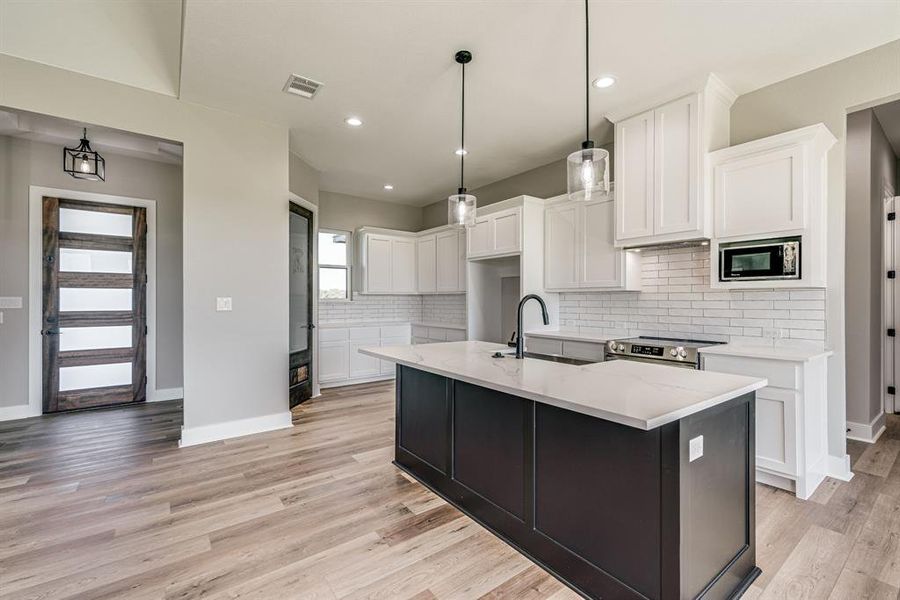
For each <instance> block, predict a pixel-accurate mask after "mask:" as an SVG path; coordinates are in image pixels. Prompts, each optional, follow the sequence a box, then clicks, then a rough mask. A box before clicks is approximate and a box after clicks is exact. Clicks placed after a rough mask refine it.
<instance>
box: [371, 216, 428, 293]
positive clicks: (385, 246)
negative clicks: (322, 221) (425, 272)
mask: <svg viewBox="0 0 900 600" xmlns="http://www.w3.org/2000/svg"><path fill="white" fill-rule="evenodd" d="M359 240H360V241H359V247H360V249H361V252H360V266H361V272H362V274H361V277H360V283H361V288H362V289H361V290H360V291H361V292H362V293H364V294H415V293H416V240H415V237H413V236H412V235H411V234H410V235H406V236H401V235H399V234H398V235H390V234H386V233H370V232H366V231H364V230H360V233H359Z"/></svg>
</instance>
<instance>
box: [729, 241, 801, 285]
mask: <svg viewBox="0 0 900 600" xmlns="http://www.w3.org/2000/svg"><path fill="white" fill-rule="evenodd" d="M800 250H801V249H800V238H799V237H789V238H778V239H770V240H754V241H751V242H732V243H729V244H720V245H719V281H748V280H749V281H764V280H767V279H772V280H776V279H777V280H783V279H800Z"/></svg>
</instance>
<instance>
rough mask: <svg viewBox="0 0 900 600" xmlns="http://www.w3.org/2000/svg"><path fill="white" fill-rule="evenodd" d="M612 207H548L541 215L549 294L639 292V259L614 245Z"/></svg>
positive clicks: (593, 204)
mask: <svg viewBox="0 0 900 600" xmlns="http://www.w3.org/2000/svg"><path fill="white" fill-rule="evenodd" d="M614 215H615V203H614V202H613V200H612V199H611V198H607V199H604V200H594V201H591V202H581V201H576V202H562V203H559V204H551V205H550V206H548V207H547V209H546V211H545V215H544V287H545V288H546V289H547V290H557V291H558V290H574V289H582V290H583V289H593V290H601V289H618V290H621V289H627V290H637V289H640V268H641V266H640V255H639V254H637V253H634V252H628V251H625V250H622V249H621V248H617V247H616V246H615V232H614V228H615V216H614Z"/></svg>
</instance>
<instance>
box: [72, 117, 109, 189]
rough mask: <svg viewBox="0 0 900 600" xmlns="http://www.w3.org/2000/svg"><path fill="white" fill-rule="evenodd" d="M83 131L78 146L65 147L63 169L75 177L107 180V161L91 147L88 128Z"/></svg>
mask: <svg viewBox="0 0 900 600" xmlns="http://www.w3.org/2000/svg"><path fill="white" fill-rule="evenodd" d="M83 131H84V133H83V134H82V136H81V144H79V145H78V147H77V148H63V171H65V172H66V173H68V174H69V175H71V176H72V177H74V178H75V179H90V180H92V181H106V161H105V160H103V157H102V156H100V153H99V152H94V151H93V150H92V149H91V143H90V142H89V141H88V139H87V129H84V130H83Z"/></svg>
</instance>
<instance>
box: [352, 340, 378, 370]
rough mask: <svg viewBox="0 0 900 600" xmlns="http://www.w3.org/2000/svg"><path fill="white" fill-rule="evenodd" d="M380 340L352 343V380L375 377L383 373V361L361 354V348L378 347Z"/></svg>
mask: <svg viewBox="0 0 900 600" xmlns="http://www.w3.org/2000/svg"><path fill="white" fill-rule="evenodd" d="M378 345H379V343H378V340H365V341H360V342H350V378H351V379H357V378H360V377H374V376H376V375H378V374H379V373H380V372H381V361H380V360H378V359H377V358H375V357H373V356H368V355H366V354H360V353H359V349H360V348H366V347H370V348H371V347H372V346H378Z"/></svg>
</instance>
